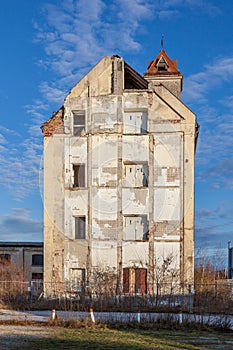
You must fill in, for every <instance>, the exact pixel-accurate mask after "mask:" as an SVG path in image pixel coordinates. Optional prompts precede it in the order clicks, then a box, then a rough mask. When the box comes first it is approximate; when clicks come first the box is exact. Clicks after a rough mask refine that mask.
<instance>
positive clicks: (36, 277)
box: [32, 272, 43, 280]
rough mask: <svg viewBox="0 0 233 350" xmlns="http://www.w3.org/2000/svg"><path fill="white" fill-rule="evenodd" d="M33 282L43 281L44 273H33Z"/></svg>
mask: <svg viewBox="0 0 233 350" xmlns="http://www.w3.org/2000/svg"><path fill="white" fill-rule="evenodd" d="M32 280H43V273H39V272H33V273H32Z"/></svg>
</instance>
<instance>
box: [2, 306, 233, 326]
mask: <svg viewBox="0 0 233 350" xmlns="http://www.w3.org/2000/svg"><path fill="white" fill-rule="evenodd" d="M93 315H94V319H95V321H103V322H105V321H113V322H114V321H120V322H135V321H136V322H140V321H143V320H147V321H151V322H156V321H157V320H158V319H161V318H164V319H166V318H167V317H169V319H170V317H171V316H172V317H173V318H174V319H177V321H180V322H182V321H184V320H187V321H194V322H202V323H209V324H211V323H214V324H216V323H218V324H219V325H220V324H222V325H224V324H226V323H227V324H229V325H230V326H231V329H233V316H232V315H218V316H213V315H211V316H203V315H193V314H183V315H180V314H159V313H140V314H139V313H124V312H93ZM56 316H59V317H61V318H63V319H65V320H68V319H71V318H73V319H76V320H83V319H85V318H87V317H88V318H91V314H90V313H89V312H83V311H56ZM51 317H52V311H51V310H43V311H40V310H38V311H37V310H35V311H24V312H22V311H13V310H0V320H3V321H4V320H11V319H18V320H31V321H36V322H47V321H48V320H49V319H51Z"/></svg>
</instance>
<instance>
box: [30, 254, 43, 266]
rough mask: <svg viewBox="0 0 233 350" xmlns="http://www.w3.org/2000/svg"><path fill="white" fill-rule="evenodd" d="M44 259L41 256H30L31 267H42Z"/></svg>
mask: <svg viewBox="0 0 233 350" xmlns="http://www.w3.org/2000/svg"><path fill="white" fill-rule="evenodd" d="M43 264H44V257H43V255H42V254H33V255H32V266H43Z"/></svg>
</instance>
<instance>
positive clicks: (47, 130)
mask: <svg viewBox="0 0 233 350" xmlns="http://www.w3.org/2000/svg"><path fill="white" fill-rule="evenodd" d="M63 116H64V107H61V108H60V109H59V110H58V111H57V112H54V113H53V116H52V117H51V118H50V119H49V120H48V121H47V122H45V123H44V124H43V125H42V128H41V129H42V132H43V134H44V136H52V135H54V134H64V125H63Z"/></svg>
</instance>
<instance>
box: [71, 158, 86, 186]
mask: <svg viewBox="0 0 233 350" xmlns="http://www.w3.org/2000/svg"><path fill="white" fill-rule="evenodd" d="M73 174H74V179H73V187H85V164H73Z"/></svg>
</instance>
